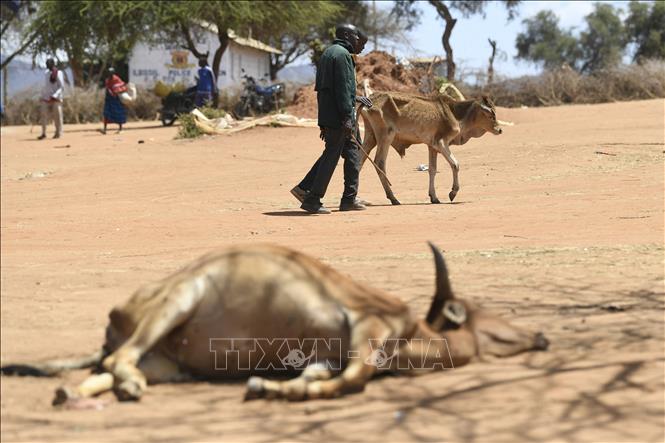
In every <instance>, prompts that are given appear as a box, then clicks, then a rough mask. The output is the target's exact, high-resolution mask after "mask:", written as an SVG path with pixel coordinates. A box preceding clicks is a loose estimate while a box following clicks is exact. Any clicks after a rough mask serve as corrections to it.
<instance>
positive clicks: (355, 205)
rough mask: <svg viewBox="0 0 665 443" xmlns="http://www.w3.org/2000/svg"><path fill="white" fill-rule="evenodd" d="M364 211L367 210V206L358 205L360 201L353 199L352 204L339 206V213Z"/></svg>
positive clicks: (345, 203) (344, 203)
mask: <svg viewBox="0 0 665 443" xmlns="http://www.w3.org/2000/svg"><path fill="white" fill-rule="evenodd" d="M365 209H367V206H365V205H363V204H362V203H360V200H358V199H355V200H354V201H353V202H350V203H347V202H342V203H341V204H340V205H339V210H340V211H364V210H365Z"/></svg>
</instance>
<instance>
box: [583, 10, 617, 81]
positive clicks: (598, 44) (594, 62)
mask: <svg viewBox="0 0 665 443" xmlns="http://www.w3.org/2000/svg"><path fill="white" fill-rule="evenodd" d="M594 6H595V9H594V11H593V12H592V13H591V14H589V15H587V16H586V23H587V29H586V30H585V31H582V33H581V34H580V39H579V40H580V47H581V48H582V61H583V62H582V66H581V68H580V70H581V71H582V72H595V71H598V70H601V69H607V68H612V67H614V66H617V65H619V63H621V56H622V55H623V52H624V50H625V48H626V44H627V39H626V32H625V28H624V26H623V23H622V22H621V18H620V17H619V12H620V10H617V9H615V8H614V7H613V6H612V5H610V4H606V3H596V4H595V5H594Z"/></svg>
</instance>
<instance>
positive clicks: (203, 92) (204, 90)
mask: <svg viewBox="0 0 665 443" xmlns="http://www.w3.org/2000/svg"><path fill="white" fill-rule="evenodd" d="M216 94H217V84H216V82H215V74H214V72H213V71H212V69H210V66H208V59H207V58H206V57H201V58H200V59H199V71H198V80H197V82H196V98H195V99H194V104H196V107H198V108H200V107H201V106H204V105H207V104H209V103H212V101H213V98H214V95H216Z"/></svg>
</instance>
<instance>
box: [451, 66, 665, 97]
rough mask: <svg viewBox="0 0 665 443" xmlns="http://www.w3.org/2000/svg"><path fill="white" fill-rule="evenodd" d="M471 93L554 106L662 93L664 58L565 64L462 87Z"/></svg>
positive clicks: (664, 91)
mask: <svg viewBox="0 0 665 443" xmlns="http://www.w3.org/2000/svg"><path fill="white" fill-rule="evenodd" d="M464 92H465V94H466V93H468V94H469V95H471V96H475V95H480V94H489V95H491V96H493V97H494V99H495V102H496V104H497V105H500V106H507V107H515V106H557V105H562V104H569V103H581V104H590V103H605V102H613V101H625V100H643V99H650V98H662V97H665V61H662V60H650V61H648V62H646V63H643V64H640V65H637V64H635V65H622V66H619V67H616V68H612V69H607V70H603V71H599V72H596V73H594V74H592V75H583V74H580V73H578V72H576V71H573V70H572V69H570V68H568V67H563V68H561V69H557V70H554V71H547V72H544V73H542V74H540V75H537V76H527V77H520V78H516V79H507V80H503V81H500V82H497V83H494V84H492V85H486V86H484V87H468V86H467V87H465V88H464Z"/></svg>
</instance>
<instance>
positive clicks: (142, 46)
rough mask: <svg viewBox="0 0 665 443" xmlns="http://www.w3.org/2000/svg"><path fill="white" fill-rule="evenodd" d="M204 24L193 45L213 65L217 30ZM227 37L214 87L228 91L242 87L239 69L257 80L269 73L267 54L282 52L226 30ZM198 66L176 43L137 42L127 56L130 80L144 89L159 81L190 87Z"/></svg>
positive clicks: (194, 59)
mask: <svg viewBox="0 0 665 443" xmlns="http://www.w3.org/2000/svg"><path fill="white" fill-rule="evenodd" d="M204 26H205V27H206V28H205V29H206V30H205V31H204V32H203V34H202V37H201V38H200V39H199V40H198V41H197V42H196V48H197V50H198V51H199V52H201V53H205V52H208V64H209V65H210V67H212V65H213V57H214V55H215V51H216V50H217V48H218V47H219V40H218V38H217V29H216V27H215V25H212V24H206V25H204ZM229 37H230V38H229V44H228V46H227V47H226V50H225V51H224V54H223V55H222V60H221V63H220V66H219V77H218V78H217V86H218V87H219V89H220V90H226V91H229V92H230V91H232V90H237V89H240V88H241V87H242V72H241V69H244V70H245V73H246V74H247V75H249V76H252V77H254V78H255V79H256V80H257V81H259V80H261V79H263V78H264V76H265V75H266V74H269V72H270V54H271V53H272V54H281V51H279V50H277V49H275V48H273V47H271V46H268V45H266V44H265V43H262V42H260V41H258V40H254V39H252V38H242V37H238V36H237V35H235V33H233V31H229ZM198 69H199V66H198V60H197V59H196V57H194V55H193V54H192V53H191V52H190V51H189V50H187V49H183V48H182V47H180V46H176V45H164V44H162V45H156V46H150V45H148V44H146V43H138V44H137V45H136V46H135V47H134V49H133V51H132V55H131V56H130V58H129V81H130V82H133V83H134V84H136V85H140V86H144V87H146V88H151V87H153V86H154V85H155V83H157V82H158V81H161V82H162V83H166V84H174V83H183V84H184V85H185V86H193V85H195V84H196V80H195V79H194V77H195V76H196V73H197V70H198ZM266 78H268V79H269V77H266Z"/></svg>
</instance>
